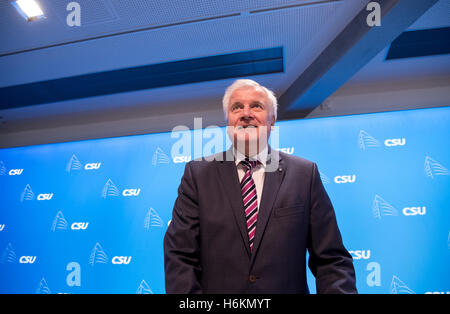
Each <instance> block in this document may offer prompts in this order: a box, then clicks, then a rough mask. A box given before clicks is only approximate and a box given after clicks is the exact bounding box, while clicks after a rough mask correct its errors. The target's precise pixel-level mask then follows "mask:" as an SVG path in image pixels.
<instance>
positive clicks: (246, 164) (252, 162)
mask: <svg viewBox="0 0 450 314" xmlns="http://www.w3.org/2000/svg"><path fill="white" fill-rule="evenodd" d="M241 164H243V165H244V167H245V168H247V170H252V169H253V168H255V166H256V165H257V164H258V161H256V160H249V159H248V158H245V160H242V161H241Z"/></svg>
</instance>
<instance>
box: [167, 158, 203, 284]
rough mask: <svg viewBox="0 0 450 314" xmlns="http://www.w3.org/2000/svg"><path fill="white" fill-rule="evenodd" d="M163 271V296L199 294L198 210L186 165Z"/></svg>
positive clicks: (168, 233)
mask: <svg viewBox="0 0 450 314" xmlns="http://www.w3.org/2000/svg"><path fill="white" fill-rule="evenodd" d="M164 269H165V284H166V293H202V290H201V285H200V275H201V267H200V258H199V207H198V200H197V189H196V186H195V181H194V179H193V176H192V172H191V167H190V163H188V164H186V168H185V172H184V175H183V177H182V179H181V184H180V186H179V188H178V197H177V199H176V201H175V205H174V208H173V212H172V221H171V223H170V225H169V227H168V229H167V232H166V235H165V237H164Z"/></svg>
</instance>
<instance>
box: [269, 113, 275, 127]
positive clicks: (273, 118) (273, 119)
mask: <svg viewBox="0 0 450 314" xmlns="http://www.w3.org/2000/svg"><path fill="white" fill-rule="evenodd" d="M270 125H271V126H274V125H275V115H274V114H272V122H270Z"/></svg>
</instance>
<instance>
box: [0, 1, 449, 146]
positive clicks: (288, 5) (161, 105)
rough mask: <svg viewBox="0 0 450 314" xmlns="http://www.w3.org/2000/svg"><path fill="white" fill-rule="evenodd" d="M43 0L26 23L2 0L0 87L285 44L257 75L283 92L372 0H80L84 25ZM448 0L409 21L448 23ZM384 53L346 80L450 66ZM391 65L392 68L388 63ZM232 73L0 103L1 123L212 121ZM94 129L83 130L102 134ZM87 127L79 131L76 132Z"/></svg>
mask: <svg viewBox="0 0 450 314" xmlns="http://www.w3.org/2000/svg"><path fill="white" fill-rule="evenodd" d="M402 1H404V0H402ZM40 2H41V4H42V6H43V9H44V12H45V14H46V15H47V18H46V19H44V20H41V21H37V22H30V23H28V22H26V21H25V20H23V19H22V17H20V16H19V15H18V14H17V12H15V9H14V8H13V7H12V6H11V5H10V4H9V3H8V1H3V2H0V42H2V45H1V46H0V73H2V74H1V75H0V87H6V86H13V85H17V84H24V83H30V82H38V81H44V80H50V79H57V78H63V77H69V76H75V75H81V74H87V73H96V72H101V71H109V70H114V69H121V68H125V67H134V66H141V65H147V64H154V63H160V62H168V61H176V60H183V59H189V58H196V57H204V56H210V55H218V54H225V53H232V52H239V51H245V50H252V49H261V48H270V47H276V46H283V47H284V60H285V72H284V73H276V74H265V75H258V76H255V77H254V79H255V80H257V81H259V82H260V83H261V84H263V85H265V86H267V87H269V88H271V89H273V90H274V91H275V93H276V94H277V95H281V94H282V93H283V92H284V91H285V90H286V89H287V88H288V87H289V86H290V85H291V84H292V82H293V81H294V80H295V79H296V78H297V77H298V76H299V75H300V74H301V73H302V72H303V71H304V70H305V69H306V68H307V67H308V66H309V65H310V64H311V63H312V61H313V60H314V59H315V58H316V57H317V56H319V55H320V53H321V52H322V51H323V50H324V49H325V48H326V47H327V46H328V45H329V44H330V43H331V42H332V41H333V39H334V38H335V37H336V36H337V35H338V34H339V33H340V32H341V31H342V30H343V29H344V28H345V27H346V26H347V24H348V23H349V21H351V20H352V19H353V17H354V16H356V15H357V14H358V13H359V12H360V11H361V10H362V9H363V8H364V7H365V5H366V4H367V2H369V1H366V0H323V1H321V0H300V1H282V0H273V1H270V0H259V1H250V0H247V1H218V0H214V1H193V0H177V1H148V0H127V1H123V0H102V1H100V0H95V1H94V0H91V1H89V0H78V1H77V2H79V3H80V6H81V10H82V11H81V12H82V18H81V23H82V25H81V27H72V28H71V27H68V26H67V25H66V23H65V17H66V15H67V14H68V12H67V11H66V10H65V5H66V4H67V3H68V1H65V0H40ZM449 5H450V0H441V1H439V2H438V4H436V5H435V6H434V7H433V8H432V9H430V10H429V12H427V13H426V15H425V16H423V18H421V19H420V20H418V21H417V22H416V23H415V24H414V25H413V26H412V27H417V28H426V27H435V26H436V25H441V26H448V22H449V21H450V19H449V18H448V17H449V15H448V14H449V12H450V10H449ZM11 30H14V32H12V31H11ZM385 53H386V52H385V51H384V52H381V53H380V54H379V55H378V56H376V57H375V58H374V59H373V60H372V61H371V62H370V63H369V64H368V65H367V66H366V67H365V68H363V69H361V71H359V72H358V74H357V75H355V76H354V77H353V78H352V79H351V80H350V81H349V84H357V83H360V82H363V81H364V82H369V81H370V80H384V79H385V78H386V77H388V76H389V75H391V76H395V75H397V76H402V75H403V76H405V75H411V72H408V71H412V68H414V69H415V71H416V72H414V73H413V74H414V75H421V73H422V74H425V73H428V72H430V73H432V74H433V75H435V74H436V73H438V72H439V73H443V75H448V74H449V68H448V67H446V66H444V67H443V66H442V60H444V62H447V61H448V56H438V57H427V58H428V59H427V60H425V61H423V60H421V61H417V62H415V61H411V60H401V61H390V62H389V64H388V63H386V62H385V61H384V60H383V58H384V55H385ZM424 59H425V58H424ZM433 60H436V65H433V64H434V63H433V62H434V61H433ZM411 62H412V63H411ZM411 64H413V65H414V66H413V67H411V66H410V65H411ZM439 65H440V66H439ZM392 67H395V69H396V70H395V71H389V70H388V69H391V68H392ZM401 69H404V70H403V72H402V71H400V70H401ZM427 71H428V72H427ZM232 81H233V80H231V79H226V80H218V81H210V82H203V83H195V84H186V85H178V86H171V87H164V88H155V89H151V90H143V91H136V92H127V93H121V94H113V95H106V96H98V97H90V98H84V99H77V100H69V101H64V102H55V103H51V104H42V105H35V106H30V107H23V108H14V109H6V110H0V116H1V118H0V121H1V124H0V133H3V134H13V133H17V132H27V131H29V132H31V131H35V130H40V129H45V128H47V129H50V128H61V127H64V126H71V125H72V126H75V125H80V126H81V125H83V124H86V125H87V124H90V125H91V128H92V126H93V125H95V124H98V125H100V124H101V123H106V122H108V121H119V120H123V121H126V120H131V119H138V118H139V119H141V118H144V117H148V118H149V119H153V118H155V119H153V120H151V121H154V125H153V126H149V127H148V128H142V127H140V128H139V130H137V131H136V132H141V133H142V132H155V131H157V130H161V131H166V130H167V129H169V130H170V129H171V127H172V126H173V124H174V123H179V122H180V121H179V119H178V120H177V119H171V118H170V117H174V116H175V115H180V114H181V113H183V112H185V113H198V114H201V113H202V112H204V113H205V114H211V116H214V117H215V118H214V119H215V120H214V119H213V120H212V121H211V122H217V121H216V120H217V119H218V117H219V116H220V115H219V114H218V112H220V110H221V104H220V101H221V97H222V95H223V92H224V89H225V88H226V87H227V86H228V85H229V84H230V83H231V82H232ZM156 117H161V119H156ZM180 117H181V116H180ZM180 119H181V118H180ZM155 120H158V121H155ZM187 124H188V125H189V123H187ZM121 132H122V133H123V135H125V134H132V133H133V132H132V129H131V128H128V129H127V131H125V129H123V130H122V131H120V130H118V131H117V132H116V133H110V136H115V135H120V134H122V133H121ZM94 133H95V132H91V134H90V136H92V137H98V136H102V135H99V134H94ZM114 134H115V135H114ZM88 136H89V135H87V134H83V135H82V136H79V137H78V138H82V137H88ZM74 138H77V137H74Z"/></svg>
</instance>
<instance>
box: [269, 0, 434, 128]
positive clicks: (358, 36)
mask: <svg viewBox="0 0 450 314" xmlns="http://www.w3.org/2000/svg"><path fill="white" fill-rule="evenodd" d="M437 1H438V0H378V1H376V2H378V3H379V4H380V7H381V26H373V27H371V26H369V25H368V24H367V16H368V15H369V14H370V13H371V12H372V11H368V10H367V9H366V6H365V7H364V8H363V9H362V10H361V11H360V12H359V13H358V14H357V16H356V17H355V18H354V19H353V20H352V21H351V22H350V23H349V24H348V25H347V26H346V27H345V28H344V30H343V31H342V32H341V33H340V34H339V35H338V36H337V37H336V38H335V39H334V40H333V41H332V42H331V43H330V44H329V45H328V47H327V48H325V50H324V51H323V52H322V53H321V54H320V55H319V56H318V57H317V58H316V59H315V60H314V61H313V62H312V63H311V65H310V66H309V67H308V68H307V69H306V70H305V71H304V72H303V73H301V75H300V76H299V77H298V78H297V79H296V80H295V81H294V83H293V84H292V85H291V86H290V87H289V88H288V89H287V90H286V91H285V92H284V93H283V95H281V97H280V98H279V100H278V102H279V114H278V117H279V119H292V118H303V117H305V116H306V115H308V114H309V113H310V112H311V111H313V110H314V109H315V108H316V107H317V106H319V105H320V104H321V103H322V102H323V101H324V100H325V99H326V98H328V97H329V96H330V95H331V94H332V93H334V92H335V91H336V90H337V89H338V88H339V87H341V86H342V85H343V84H344V83H345V82H346V81H347V80H348V79H350V78H351V77H352V76H353V75H354V74H355V73H356V72H358V70H360V69H361V68H362V67H363V66H364V65H365V64H367V63H368V62H369V61H370V60H372V59H373V58H374V57H375V56H376V55H377V54H378V53H379V52H380V51H381V50H383V49H384V48H385V47H386V46H388V45H389V44H390V43H391V42H392V41H393V40H394V39H395V38H397V36H399V35H400V34H401V33H402V32H403V31H404V30H405V29H407V28H408V27H409V26H410V25H411V24H413V23H414V21H416V20H417V19H418V18H419V17H420V16H422V15H423V14H424V13H425V12H426V11H427V10H428V9H429V8H430V7H432V6H433V5H434V4H435V3H436V2H437ZM369 2H372V1H367V3H369Z"/></svg>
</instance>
